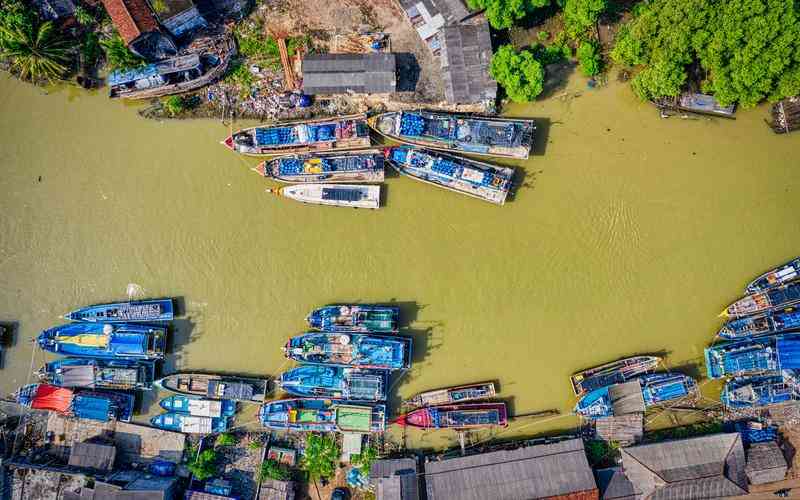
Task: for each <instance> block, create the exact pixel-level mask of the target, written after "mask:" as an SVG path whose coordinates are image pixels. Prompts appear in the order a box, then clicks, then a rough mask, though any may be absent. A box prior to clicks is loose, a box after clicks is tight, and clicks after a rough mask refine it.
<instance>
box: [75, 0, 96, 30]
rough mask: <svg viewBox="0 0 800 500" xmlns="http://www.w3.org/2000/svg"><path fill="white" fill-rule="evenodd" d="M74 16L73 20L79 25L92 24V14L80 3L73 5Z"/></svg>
mask: <svg viewBox="0 0 800 500" xmlns="http://www.w3.org/2000/svg"><path fill="white" fill-rule="evenodd" d="M74 16H75V20H76V21H78V24H80V25H81V26H91V25H92V24H94V16H92V14H91V13H90V12H89V11H88V10H86V9H85V8H84V7H83V6H81V5H78V6H76V7H75V14H74Z"/></svg>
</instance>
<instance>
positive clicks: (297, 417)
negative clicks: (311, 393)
mask: <svg viewBox="0 0 800 500" xmlns="http://www.w3.org/2000/svg"><path fill="white" fill-rule="evenodd" d="M259 419H260V420H261V424H262V425H264V426H265V427H267V428H270V429H275V430H289V431H300V432H303V431H318V432H333V431H340V432H358V433H364V434H366V433H370V432H382V431H383V430H384V429H385V428H386V406H385V405H352V404H346V403H335V402H333V401H330V400H326V399H281V400H277V401H272V402H269V403H267V404H265V405H264V406H262V407H261V410H260V411H259Z"/></svg>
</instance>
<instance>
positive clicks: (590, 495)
mask: <svg viewBox="0 0 800 500" xmlns="http://www.w3.org/2000/svg"><path fill="white" fill-rule="evenodd" d="M425 484H426V490H427V493H428V500H450V499H453V498H458V499H459V500H484V499H487V498H492V499H497V500H503V499H527V498H556V499H560V498H565V499H566V498H569V499H571V500H596V499H598V498H599V492H598V490H597V485H596V484H595V480H594V474H592V469H591V468H590V467H589V462H588V460H586V453H585V452H584V449H583V441H582V440H580V439H570V440H566V441H561V442H558V443H554V444H544V445H538V446H528V447H524V448H518V449H516V450H503V451H495V452H491V453H483V454H479V455H471V456H466V457H459V458H452V459H448V460H442V461H440V462H428V463H426V464H425Z"/></svg>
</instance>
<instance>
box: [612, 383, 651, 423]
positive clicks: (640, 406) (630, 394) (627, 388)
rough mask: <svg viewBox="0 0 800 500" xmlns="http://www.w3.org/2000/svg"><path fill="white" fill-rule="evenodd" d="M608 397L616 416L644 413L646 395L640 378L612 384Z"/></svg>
mask: <svg viewBox="0 0 800 500" xmlns="http://www.w3.org/2000/svg"><path fill="white" fill-rule="evenodd" d="M608 397H609V399H610V400H611V407H612V408H613V412H614V416H615V417H619V416H620V415H631V414H634V413H644V397H643V396H642V386H641V384H640V383H639V381H638V380H634V381H632V382H625V383H624V384H614V385H612V386H611V387H609V388H608Z"/></svg>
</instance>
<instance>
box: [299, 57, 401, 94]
mask: <svg viewBox="0 0 800 500" xmlns="http://www.w3.org/2000/svg"><path fill="white" fill-rule="evenodd" d="M396 85H397V62H396V60H395V55H394V54H390V53H375V54H317V55H311V56H308V57H305V58H304V59H303V91H304V92H305V93H307V94H345V93H349V92H354V93H357V94H380V93H389V92H394V91H395V88H396Z"/></svg>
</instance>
